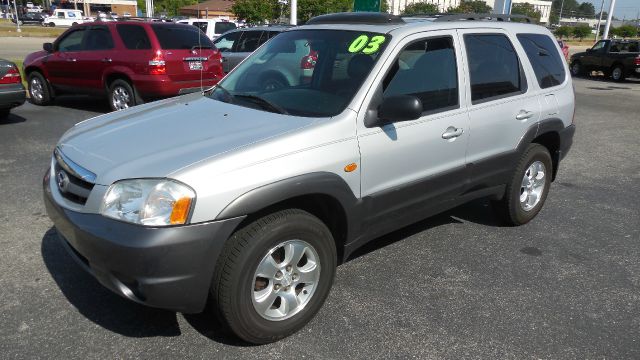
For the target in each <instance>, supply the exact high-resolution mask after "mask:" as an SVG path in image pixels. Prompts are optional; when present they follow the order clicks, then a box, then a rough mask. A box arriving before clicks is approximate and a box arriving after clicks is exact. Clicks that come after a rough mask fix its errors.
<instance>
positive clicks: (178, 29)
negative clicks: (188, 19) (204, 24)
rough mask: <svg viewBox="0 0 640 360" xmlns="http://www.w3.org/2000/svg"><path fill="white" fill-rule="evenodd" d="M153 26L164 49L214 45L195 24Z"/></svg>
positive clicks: (187, 48)
mask: <svg viewBox="0 0 640 360" xmlns="http://www.w3.org/2000/svg"><path fill="white" fill-rule="evenodd" d="M151 28H152V29H153V32H154V33H155V34H156V37H157V38H158V42H160V47H162V49H164V50H178V49H186V50H189V49H192V48H195V47H198V46H200V45H202V46H213V44H211V40H210V39H209V38H208V37H207V36H206V35H205V34H203V33H202V31H200V29H198V28H197V27H195V26H186V25H178V24H175V25H167V24H162V25H160V24H158V25H152V26H151Z"/></svg>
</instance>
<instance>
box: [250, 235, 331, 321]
mask: <svg viewBox="0 0 640 360" xmlns="http://www.w3.org/2000/svg"><path fill="white" fill-rule="evenodd" d="M319 259H320V257H319V256H318V252H317V251H316V250H315V249H314V248H313V246H311V245H310V244H309V243H307V242H305V241H302V240H289V241H285V242H282V243H280V244H278V245H276V246H274V247H273V248H271V249H270V250H269V251H268V252H267V254H266V255H265V256H264V258H262V260H261V261H260V264H259V265H258V268H257V269H256V271H255V274H254V276H253V281H254V284H253V285H254V286H253V291H252V302H253V307H254V309H255V310H256V312H257V313H258V314H259V315H260V316H262V317H263V318H265V319H267V320H271V321H281V320H285V319H288V318H290V317H292V316H294V315H295V314H297V313H299V312H300V311H302V310H303V309H304V308H305V306H307V304H308V303H309V301H310V300H311V298H312V297H313V295H314V293H315V291H316V288H317V287H318V282H319V280H320V262H319Z"/></svg>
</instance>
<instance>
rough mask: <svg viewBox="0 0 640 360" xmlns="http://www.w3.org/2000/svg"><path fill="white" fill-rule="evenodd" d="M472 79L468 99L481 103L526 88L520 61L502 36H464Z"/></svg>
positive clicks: (517, 92) (510, 94) (518, 92)
mask: <svg viewBox="0 0 640 360" xmlns="http://www.w3.org/2000/svg"><path fill="white" fill-rule="evenodd" d="M464 44H465V47H466V48H467V60H468V62H469V75H470V78H471V101H472V103H474V104H476V103H480V102H484V101H490V100H494V99H499V98H503V97H507V96H512V95H516V94H520V93H523V92H525V91H526V88H527V86H526V80H525V78H524V75H523V74H522V69H521V67H520V61H519V60H518V55H517V54H516V52H515V50H514V49H513V46H512V45H511V42H510V41H509V39H508V38H507V37H506V36H504V35H486V34H483V35H478V34H469V35H465V36H464Z"/></svg>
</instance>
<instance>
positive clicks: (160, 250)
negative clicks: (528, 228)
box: [44, 13, 574, 343]
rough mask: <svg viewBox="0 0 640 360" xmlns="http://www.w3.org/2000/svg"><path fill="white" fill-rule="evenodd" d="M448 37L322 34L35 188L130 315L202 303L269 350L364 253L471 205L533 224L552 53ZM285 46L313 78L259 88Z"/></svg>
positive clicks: (155, 111)
mask: <svg viewBox="0 0 640 360" xmlns="http://www.w3.org/2000/svg"><path fill="white" fill-rule="evenodd" d="M447 20H450V19H449V18H447V17H440V18H433V19H419V21H416V19H412V21H409V20H406V21H405V20H403V19H401V18H398V17H394V16H390V15H387V14H370V13H358V14H353V13H343V14H332V15H324V16H320V17H317V18H314V19H312V20H311V21H309V22H308V23H307V25H305V26H302V27H298V28H293V29H291V30H288V31H285V32H283V33H281V34H280V35H278V36H277V37H275V38H274V39H272V40H271V41H269V42H266V43H265V44H264V45H263V46H261V47H260V48H259V49H258V50H257V51H256V52H255V53H254V54H252V55H251V56H249V57H248V58H247V59H246V60H245V61H243V62H242V63H241V64H240V65H239V66H238V67H236V68H235V69H234V70H233V71H232V72H231V73H229V74H228V75H227V77H226V78H224V79H223V80H222V81H221V82H220V83H219V85H218V86H216V87H214V88H212V89H209V90H206V91H204V92H203V93H201V94H200V93H199V94H190V95H185V96H180V97H177V98H173V99H166V100H161V101H158V102H154V103H149V104H145V105H141V106H137V107H134V108H131V109H128V110H124V111H119V112H116V113H111V114H106V115H102V116H99V117H97V118H94V119H91V120H87V121H84V122H81V123H79V124H77V125H76V126H75V127H73V128H72V129H70V130H69V131H68V132H67V133H66V134H65V135H64V136H63V137H62V138H61V139H60V142H59V143H58V144H57V146H56V148H55V150H54V154H53V157H52V160H51V168H50V169H49V171H47V173H46V176H45V178H44V192H45V196H44V198H45V203H46V206H47V211H48V214H49V216H50V217H51V219H52V220H53V222H54V223H55V226H56V228H57V231H58V234H59V235H60V237H61V239H62V240H63V241H62V244H63V246H65V247H66V248H67V249H68V251H69V252H70V253H71V254H72V256H73V257H74V258H75V259H77V260H78V263H79V264H81V266H83V267H84V268H85V269H86V270H88V271H89V272H90V273H91V274H93V275H94V276H95V277H96V278H97V279H98V280H99V281H100V282H101V283H102V284H103V285H104V286H106V287H108V288H109V289H111V290H113V291H114V292H116V293H118V294H120V295H122V296H124V297H126V298H128V299H131V300H133V301H135V302H138V303H141V304H145V305H149V306H153V307H159V308H165V309H172V310H176V311H181V312H185V313H193V312H200V311H202V310H203V309H204V308H205V306H206V305H207V304H208V303H210V305H211V306H214V307H215V308H217V310H218V313H219V314H220V317H221V318H222V319H223V322H224V323H225V324H227V325H228V326H229V327H230V329H232V330H233V332H234V333H235V334H237V335H238V336H239V337H240V338H242V339H244V340H246V341H248V342H252V343H266V342H271V341H275V340H278V339H280V338H282V337H285V336H287V335H289V334H292V333H293V332H295V331H297V330H298V329H300V328H301V327H302V326H304V325H305V324H306V323H307V322H308V321H309V320H310V319H311V318H312V317H313V316H314V314H316V312H317V311H318V310H319V309H320V307H321V306H322V304H323V302H324V301H325V299H326V297H327V295H328V294H329V290H330V288H331V285H332V282H333V278H334V274H335V271H336V265H337V264H338V263H340V262H342V261H345V259H348V257H349V255H350V254H351V253H352V252H353V251H354V250H355V249H357V248H358V247H360V246H362V245H363V244H365V243H367V242H369V241H371V240H374V239H376V238H378V237H380V236H381V235H384V234H386V233H389V232H391V231H393V230H395V229H398V228H401V227H403V226H406V225H408V224H410V223H412V222H415V221H417V220H420V219H423V218H425V217H428V216H431V215H433V214H436V213H438V212H441V211H444V210H446V209H449V208H452V207H454V206H457V205H459V204H461V203H464V202H467V201H469V200H472V199H476V198H480V197H489V198H490V199H491V200H492V201H493V204H494V208H495V209H496V211H497V213H498V214H500V215H501V216H502V218H503V219H504V221H506V223H508V224H512V225H520V224H524V223H526V222H528V221H530V220H531V219H533V218H534V217H535V216H536V214H537V213H538V212H539V211H540V209H541V208H542V206H543V204H544V202H545V198H546V197H547V194H548V192H549V187H550V186H551V182H552V181H553V179H554V178H555V176H556V174H557V172H558V167H559V163H560V160H561V159H562V158H563V157H564V156H565V155H566V153H567V151H568V150H569V147H570V146H571V142H572V138H573V133H574V125H573V115H574V94H573V87H572V83H571V77H570V76H568V69H567V65H566V64H565V62H564V61H562V53H561V50H560V49H559V48H558V45H557V43H556V41H555V40H554V38H553V36H552V35H551V33H550V32H549V31H548V30H546V29H545V28H543V27H540V26H535V25H529V24H522V23H513V22H508V21H503V22H498V21H480V20H469V19H466V20H464V21H447ZM300 44H302V45H303V46H306V47H309V49H311V50H312V51H313V52H314V54H315V57H316V59H315V64H314V66H313V69H312V70H313V71H312V74H308V72H307V73H305V72H303V70H305V69H300V73H299V74H298V75H299V76H294V77H288V78H287V81H286V83H285V84H283V86H280V87H275V88H274V87H271V86H266V85H265V83H264V81H263V80H264V77H265V74H264V73H263V72H261V70H260V69H264V68H265V66H267V67H268V68H270V69H275V68H277V66H268V65H269V64H271V63H270V62H272V61H280V60H279V59H282V58H283V57H286V56H287V55H290V56H296V57H297V56H299V54H298V51H297V47H298V46H299V45H300ZM271 65H273V64H271ZM306 70H308V69H306Z"/></svg>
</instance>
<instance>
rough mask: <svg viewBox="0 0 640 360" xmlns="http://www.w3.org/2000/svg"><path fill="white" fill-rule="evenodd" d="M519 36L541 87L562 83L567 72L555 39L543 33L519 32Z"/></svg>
mask: <svg viewBox="0 0 640 360" xmlns="http://www.w3.org/2000/svg"><path fill="white" fill-rule="evenodd" d="M517 37H518V41H520V44H522V47H523V48H524V51H525V52H526V53H527V57H528V58H529V62H531V66H532V67H533V72H534V73H535V74H536V79H537V80H538V84H539V85H540V88H542V89H546V88H549V87H552V86H556V85H560V84H562V83H563V82H564V79H565V76H566V74H565V71H564V64H563V60H562V58H561V57H560V53H559V52H558V49H557V48H556V46H555V43H554V41H553V40H552V39H551V38H550V37H549V36H547V35H542V34H518V35H517Z"/></svg>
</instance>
